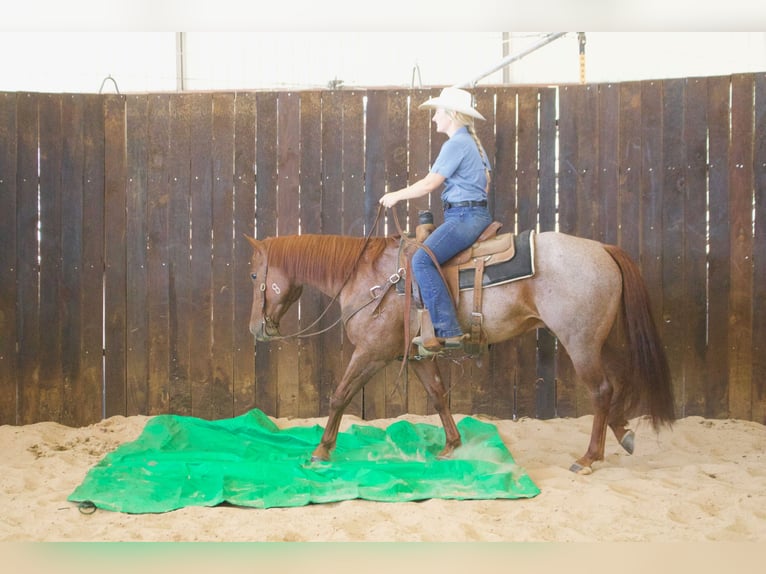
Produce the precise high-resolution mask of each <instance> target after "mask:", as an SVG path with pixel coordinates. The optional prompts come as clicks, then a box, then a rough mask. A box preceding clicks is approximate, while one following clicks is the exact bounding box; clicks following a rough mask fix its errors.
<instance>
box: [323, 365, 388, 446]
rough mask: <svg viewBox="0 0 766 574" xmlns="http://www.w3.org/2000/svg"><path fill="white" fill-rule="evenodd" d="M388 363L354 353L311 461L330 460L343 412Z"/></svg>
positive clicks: (335, 393) (333, 398)
mask: <svg viewBox="0 0 766 574" xmlns="http://www.w3.org/2000/svg"><path fill="white" fill-rule="evenodd" d="M386 363H387V361H385V360H381V359H373V358H371V357H369V356H368V355H367V354H365V353H360V352H354V354H353V355H352V356H351V360H350V361H349V363H348V366H347V367H346V372H345V373H343V378H342V379H341V381H340V383H339V384H338V386H337V387H336V388H335V391H334V392H333V394H332V397H330V413H329V416H328V418H327V426H325V429H324V433H323V434H322V440H321V442H320V443H319V445H318V446H317V447H316V449H314V452H313V454H312V455H311V460H313V461H318V460H330V451H332V449H333V448H335V442H336V440H337V438H338V429H339V428H340V421H341V419H342V418H343V411H344V410H346V407H347V406H348V404H349V403H350V402H351V399H353V398H354V396H355V395H356V394H357V393H358V392H359V391H360V390H361V388H362V387H363V386H364V385H365V383H366V382H367V381H369V380H370V378H371V377H372V376H373V375H374V374H375V373H377V372H378V371H379V370H380V369H382V368H383V367H384V366H385V365H386Z"/></svg>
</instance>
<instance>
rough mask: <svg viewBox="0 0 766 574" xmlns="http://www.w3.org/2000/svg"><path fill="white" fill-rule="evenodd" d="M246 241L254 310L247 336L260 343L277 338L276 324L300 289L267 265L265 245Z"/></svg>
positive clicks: (276, 269)
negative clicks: (249, 253)
mask: <svg viewBox="0 0 766 574" xmlns="http://www.w3.org/2000/svg"><path fill="white" fill-rule="evenodd" d="M245 237H247V240H248V242H249V243H250V245H252V246H253V259H252V265H251V267H250V278H251V280H252V281H253V307H252V309H251V311H250V332H251V333H252V334H253V335H255V338H256V339H257V340H259V341H268V340H269V339H271V338H273V337H278V336H280V333H279V321H280V319H282V316H283V315H284V314H285V312H286V311H287V310H288V309H289V308H290V305H292V304H293V303H295V302H296V301H297V300H298V299H299V298H300V296H301V292H302V290H303V286H302V285H296V284H295V283H294V282H293V280H292V278H291V277H288V276H287V274H285V273H284V271H283V270H282V269H280V268H279V267H277V266H274V265H271V266H270V265H269V260H268V246H267V244H266V242H265V241H258V240H257V239H253V238H252V237H250V236H247V235H246V236H245Z"/></svg>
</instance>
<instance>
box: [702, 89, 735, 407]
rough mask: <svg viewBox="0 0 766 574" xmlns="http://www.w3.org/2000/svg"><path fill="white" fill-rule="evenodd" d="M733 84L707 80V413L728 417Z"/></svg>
mask: <svg viewBox="0 0 766 574" xmlns="http://www.w3.org/2000/svg"><path fill="white" fill-rule="evenodd" d="M729 88H730V79H729V78H727V77H720V78H710V79H709V80H708V140H709V144H708V146H709V151H708V155H709V171H708V194H709V197H710V200H709V214H710V232H709V237H710V240H709V245H710V247H709V254H708V292H709V296H708V353H707V365H706V366H707V369H706V371H707V381H706V392H705V416H708V417H712V418H723V417H728V416H729V407H728V389H727V385H726V377H727V376H728V372H729V353H728V349H729V329H728V325H729V286H730V278H729V264H730V263H729V262H730V260H731V243H730V234H729V181H728V161H727V158H728V155H729V136H730V134H729V114H730V109H729Z"/></svg>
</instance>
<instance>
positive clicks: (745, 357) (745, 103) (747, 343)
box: [728, 74, 754, 420]
mask: <svg viewBox="0 0 766 574" xmlns="http://www.w3.org/2000/svg"><path fill="white" fill-rule="evenodd" d="M753 87H754V86H753V75H752V74H744V75H735V76H733V77H732V91H731V130H732V133H733V134H736V137H733V138H732V139H731V148H730V150H729V165H728V170H729V210H730V211H729V216H730V223H729V233H730V237H731V239H730V241H731V258H730V260H729V261H730V265H729V274H730V281H731V283H730V286H731V289H730V291H729V329H730V331H729V349H730V351H729V375H728V386H729V412H730V415H731V416H732V417H734V418H738V419H745V420H750V419H751V417H752V406H753V393H752V380H753V364H752V361H753V356H752V351H753V299H752V295H753V135H754V134H753Z"/></svg>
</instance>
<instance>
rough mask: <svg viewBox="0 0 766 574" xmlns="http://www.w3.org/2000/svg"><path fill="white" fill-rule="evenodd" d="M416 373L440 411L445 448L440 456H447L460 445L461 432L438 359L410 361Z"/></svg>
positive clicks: (437, 410) (438, 411)
mask: <svg viewBox="0 0 766 574" xmlns="http://www.w3.org/2000/svg"><path fill="white" fill-rule="evenodd" d="M410 364H411V366H412V369H413V370H414V371H415V374H416V375H417V376H418V378H419V379H420V382H421V383H423V386H424V387H425V389H426V392H427V393H428V396H429V397H430V398H431V400H432V401H433V402H434V408H435V409H436V412H437V413H439V418H440V419H441V422H442V427H443V428H444V438H445V441H444V449H443V450H442V451H441V452H440V453H439V458H447V457H449V456H450V455H451V454H452V452H453V451H454V450H455V449H456V448H457V447H459V446H460V444H461V439H460V432H459V431H458V430H457V425H455V419H454V418H453V417H452V412H451V411H450V408H449V401H448V400H447V391H446V389H445V388H444V383H443V382H442V378H441V374H440V373H439V367H438V365H437V364H436V361H430V360H423V361H413V362H412V363H410Z"/></svg>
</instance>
